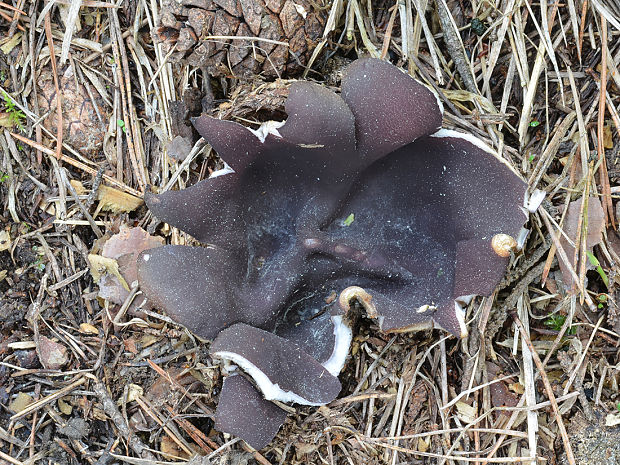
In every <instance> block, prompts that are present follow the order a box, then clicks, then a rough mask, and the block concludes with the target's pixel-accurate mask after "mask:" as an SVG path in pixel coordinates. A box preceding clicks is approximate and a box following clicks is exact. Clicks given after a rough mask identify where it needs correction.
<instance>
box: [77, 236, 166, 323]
mask: <svg viewBox="0 0 620 465" xmlns="http://www.w3.org/2000/svg"><path fill="white" fill-rule="evenodd" d="M163 244H164V240H163V238H161V237H157V236H151V235H150V234H149V233H147V232H146V231H145V230H144V229H142V228H138V227H136V228H128V227H126V226H123V227H121V230H120V231H119V233H118V234H115V235H113V236H112V237H111V238H110V239H108V240H107V241H106V243H105V244H103V247H102V249H101V254H100V255H89V259H90V257H99V258H95V265H98V266H100V267H101V266H102V265H104V267H105V265H109V267H105V269H104V270H103V271H106V273H104V272H99V273H98V274H97V276H95V274H96V273H95V274H93V278H95V280H96V281H97V282H98V284H99V297H101V298H102V299H106V300H109V301H110V302H112V303H115V304H118V305H120V304H122V303H123V302H124V301H125V299H126V298H127V296H128V295H129V289H130V285H131V283H133V282H134V281H136V280H137V279H138V269H137V266H138V265H137V260H138V255H139V254H140V252H142V251H144V250H147V249H152V248H155V247H161V246H162V245H163ZM92 263H93V262H92V261H91V264H92ZM92 271H93V267H92V266H91V272H92ZM95 271H96V272H97V270H95ZM134 304H135V302H134ZM131 310H132V309H131V308H130V311H131Z"/></svg>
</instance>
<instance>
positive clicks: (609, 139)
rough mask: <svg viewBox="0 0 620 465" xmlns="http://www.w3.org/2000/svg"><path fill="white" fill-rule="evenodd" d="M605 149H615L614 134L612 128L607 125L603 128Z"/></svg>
mask: <svg viewBox="0 0 620 465" xmlns="http://www.w3.org/2000/svg"><path fill="white" fill-rule="evenodd" d="M603 147H605V148H606V149H613V148H614V140H613V134H612V131H611V126H610V125H609V124H606V125H605V126H604V127H603Z"/></svg>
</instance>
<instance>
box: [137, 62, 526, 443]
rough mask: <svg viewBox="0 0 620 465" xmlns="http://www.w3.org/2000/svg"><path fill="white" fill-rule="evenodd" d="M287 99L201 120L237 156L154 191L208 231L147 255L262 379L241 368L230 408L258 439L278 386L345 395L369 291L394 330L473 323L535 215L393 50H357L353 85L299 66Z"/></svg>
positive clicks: (145, 283)
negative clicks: (313, 75)
mask: <svg viewBox="0 0 620 465" xmlns="http://www.w3.org/2000/svg"><path fill="white" fill-rule="evenodd" d="M285 110H286V113H287V115H288V118H287V119H286V122H285V123H283V124H271V125H268V126H265V127H264V128H263V130H261V131H258V132H257V131H251V130H249V129H247V128H245V127H243V126H241V125H239V124H237V123H233V122H230V121H222V120H218V119H214V118H211V117H208V116H201V117H200V118H198V119H196V120H195V122H194V124H195V127H196V129H197V130H198V131H199V132H200V133H201V134H202V136H203V137H204V138H205V140H206V141H207V142H209V143H210V144H211V145H212V146H213V148H214V149H215V150H216V151H217V153H218V154H219V155H220V156H221V157H222V159H223V160H224V161H225V162H226V163H227V165H228V168H227V169H226V170H223V171H221V172H218V173H215V174H214V175H213V176H211V177H210V178H209V179H206V180H204V181H202V182H200V183H198V184H196V185H195V186H192V187H190V188H188V189H185V190H183V191H175V192H166V193H163V194H161V195H153V194H148V195H147V196H146V202H147V204H148V206H149V208H150V209H151V211H152V212H153V213H154V215H155V216H157V217H158V218H160V219H161V220H163V221H165V222H167V223H170V224H172V225H173V226H176V227H178V228H180V229H182V230H184V231H186V232H188V233H190V234H191V235H193V236H194V237H195V238H196V239H198V240H199V241H201V242H203V243H204V244H208V246H207V247H187V246H172V245H171V246H165V247H161V248H158V249H154V250H152V251H146V252H144V253H143V254H142V256H141V259H140V262H139V281H140V285H141V288H142V290H143V291H144V293H145V295H146V296H147V298H148V300H149V301H150V303H151V304H152V305H154V306H157V307H159V308H162V309H165V310H166V311H167V312H168V313H169V315H170V316H171V317H172V318H173V319H175V320H176V321H178V322H179V323H181V324H183V325H185V326H186V327H187V328H188V329H189V330H191V331H192V332H194V333H195V334H196V335H197V336H199V337H201V338H204V339H215V340H214V342H213V344H212V346H211V352H212V355H214V356H216V357H219V358H221V359H225V360H229V361H231V362H233V363H234V364H236V365H237V366H238V367H240V369H241V370H242V372H243V373H245V375H249V377H250V378H251V379H252V380H253V382H252V383H250V382H249V381H247V379H245V378H242V377H238V378H235V379H234V380H227V381H226V382H225V383H224V386H223V391H222V394H221V397H220V404H219V406H218V412H217V414H216V417H217V418H216V425H219V427H220V428H221V429H223V430H225V431H227V432H231V433H234V434H237V435H239V436H241V437H242V438H244V439H246V440H247V441H248V442H249V443H250V444H251V445H252V446H254V447H256V448H260V447H263V446H264V445H266V444H267V443H268V442H269V441H270V440H271V438H272V437H273V435H274V434H275V432H277V429H278V427H279V425H280V424H281V422H282V421H283V418H284V416H283V415H282V413H281V411H279V410H278V409H277V408H275V409H274V407H273V405H272V404H271V403H269V401H270V400H280V401H283V402H295V403H300V404H307V405H321V404H324V403H327V402H330V401H331V400H333V399H334V398H335V397H336V396H337V395H338V391H339V389H340V384H339V382H338V379H337V375H338V373H339V372H340V371H341V369H342V367H343V366H344V362H345V358H346V354H347V353H348V350H349V345H350V341H351V330H350V328H349V327H348V325H347V318H346V312H347V311H348V310H349V308H350V306H351V303H352V302H353V301H354V300H356V301H357V302H359V303H360V304H361V305H362V306H363V307H364V308H365V309H366V312H367V314H368V316H369V317H371V318H373V319H374V320H375V321H376V322H377V324H378V326H379V328H380V329H381V330H382V331H386V332H399V331H409V330H413V329H419V328H428V327H432V326H433V325H437V326H440V327H442V328H444V329H445V330H447V331H449V332H451V333H453V334H455V335H457V336H460V337H462V336H464V335H465V334H466V333H467V329H466V326H465V322H464V310H463V305H464V304H466V303H468V302H469V301H470V300H471V298H472V297H473V296H474V295H490V294H491V293H492V291H493V289H494V288H495V286H496V285H497V283H498V282H499V281H500V280H501V278H502V277H503V274H504V272H505V268H506V266H507V263H508V260H509V257H510V251H511V249H512V248H513V247H514V246H515V242H514V238H515V237H517V235H518V233H519V231H520V230H521V228H522V227H523V224H524V222H525V220H526V219H527V217H526V215H524V210H523V208H522V205H523V202H524V198H525V188H526V186H525V183H524V182H523V181H522V180H521V179H520V178H519V177H518V176H517V175H516V174H515V173H514V172H513V171H512V170H511V168H510V167H509V166H508V165H507V164H506V163H504V162H503V161H502V160H501V159H500V158H499V157H498V156H497V155H496V154H495V153H493V151H492V150H491V149H490V148H488V147H487V146H486V145H485V144H484V143H482V142H481V141H480V140H479V139H477V138H475V137H474V136H471V135H468V134H462V133H458V132H455V131H450V130H446V129H441V122H442V108H441V104H440V102H439V100H438V99H437V98H436V96H435V95H434V94H433V93H432V92H431V91H430V90H429V89H427V88H426V87H425V86H424V85H422V84H420V83H418V82H417V81H415V80H414V79H412V78H411V77H410V76H408V75H407V74H405V73H403V72H402V71H400V70H399V69H397V68H396V67H394V66H392V65H390V64H389V63H387V62H384V61H381V60H376V59H360V60H357V61H355V62H353V64H351V65H350V67H349V68H348V71H347V73H346V75H345V77H344V79H343V82H342V93H341V94H340V95H337V94H335V93H334V92H332V91H330V90H328V89H326V88H324V87H322V86H320V85H318V84H313V83H309V82H298V83H295V84H293V86H292V87H291V89H290V95H289V97H288V100H287V102H286V108H285ZM334 292H335V295H336V296H337V298H335V299H328V296H329V295H330V294H332V295H333V294H334ZM328 302H329V303H328ZM252 389H258V391H252V392H256V395H252V396H248V395H246V394H244V393H247V392H248V390H250V391H251V390H252ZM240 397H244V398H245V399H246V401H245V402H241V403H240V402H238V399H239V398H240ZM241 408H243V409H250V410H252V412H253V413H254V414H256V415H258V416H259V417H260V418H261V420H260V421H258V422H254V423H247V420H246V419H247V418H248V417H251V416H252V412H247V415H244V414H241V413H240V412H239V411H238V409H241ZM244 422H246V423H247V424H244Z"/></svg>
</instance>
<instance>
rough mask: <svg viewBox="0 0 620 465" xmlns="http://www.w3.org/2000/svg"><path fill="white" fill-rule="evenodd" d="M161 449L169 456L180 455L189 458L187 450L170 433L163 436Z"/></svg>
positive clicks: (181, 457) (179, 456)
mask: <svg viewBox="0 0 620 465" xmlns="http://www.w3.org/2000/svg"><path fill="white" fill-rule="evenodd" d="M159 450H160V451H161V452H162V453H163V454H166V455H167V456H168V457H178V458H180V459H184V460H186V459H189V455H188V454H187V452H185V451H184V450H183V449H181V448H180V447H179V445H178V444H177V443H176V442H174V440H173V439H172V438H171V437H170V436H168V435H166V436H164V437H162V438H161V443H160V444H159Z"/></svg>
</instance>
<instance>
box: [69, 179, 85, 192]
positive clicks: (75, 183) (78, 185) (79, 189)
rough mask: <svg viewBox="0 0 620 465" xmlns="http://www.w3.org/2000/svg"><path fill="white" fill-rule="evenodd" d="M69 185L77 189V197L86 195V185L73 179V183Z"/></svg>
mask: <svg viewBox="0 0 620 465" xmlns="http://www.w3.org/2000/svg"><path fill="white" fill-rule="evenodd" d="M69 184H71V186H72V187H73V188H74V189H75V192H76V193H77V195H84V194H86V188H85V187H84V184H82V183H81V182H80V181H78V180H77V179H72V180H71V181H69Z"/></svg>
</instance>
